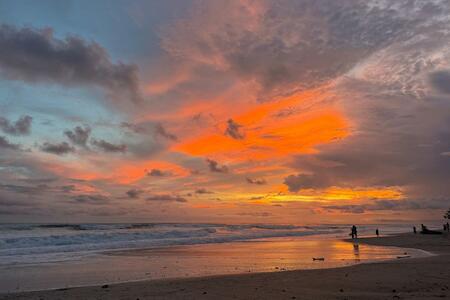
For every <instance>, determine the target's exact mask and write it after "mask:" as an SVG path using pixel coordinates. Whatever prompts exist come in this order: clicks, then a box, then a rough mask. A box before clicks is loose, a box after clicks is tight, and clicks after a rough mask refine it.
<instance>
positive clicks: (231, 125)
mask: <svg viewBox="0 0 450 300" xmlns="http://www.w3.org/2000/svg"><path fill="white" fill-rule="evenodd" d="M241 127H242V125H239V124H238V123H236V122H235V121H233V119H229V120H228V121H227V129H226V130H225V135H228V136H229V137H231V138H233V139H236V140H241V139H243V138H244V135H243V134H242V133H241V132H240V131H239V128H241Z"/></svg>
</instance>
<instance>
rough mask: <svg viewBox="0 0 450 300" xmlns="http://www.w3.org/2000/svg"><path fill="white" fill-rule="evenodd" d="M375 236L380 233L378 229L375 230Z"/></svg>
mask: <svg viewBox="0 0 450 300" xmlns="http://www.w3.org/2000/svg"><path fill="white" fill-rule="evenodd" d="M375 234H376V235H377V237H378V236H380V231H379V230H378V228H377V229H376V230H375Z"/></svg>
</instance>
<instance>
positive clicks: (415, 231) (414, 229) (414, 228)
mask: <svg viewBox="0 0 450 300" xmlns="http://www.w3.org/2000/svg"><path fill="white" fill-rule="evenodd" d="M413 231H414V234H416V233H417V229H416V226H414V227H413Z"/></svg>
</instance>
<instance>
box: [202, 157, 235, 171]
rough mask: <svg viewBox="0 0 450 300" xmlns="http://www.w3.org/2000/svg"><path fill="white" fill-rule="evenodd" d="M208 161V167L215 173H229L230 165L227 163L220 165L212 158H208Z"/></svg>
mask: <svg viewBox="0 0 450 300" xmlns="http://www.w3.org/2000/svg"><path fill="white" fill-rule="evenodd" d="M206 163H207V164H208V168H209V170H210V171H211V172H214V173H228V171H229V170H228V167H227V166H225V165H222V166H221V165H219V163H218V162H217V161H215V160H212V159H207V160H206Z"/></svg>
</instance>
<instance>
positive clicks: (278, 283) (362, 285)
mask: <svg viewBox="0 0 450 300" xmlns="http://www.w3.org/2000/svg"><path fill="white" fill-rule="evenodd" d="M359 241H360V243H368V244H374V245H383V246H398V247H405V248H417V249H422V250H426V251H430V252H432V253H434V254H436V255H435V256H430V257H425V258H412V259H407V258H406V259H396V260H393V261H385V262H379V263H372V264H361V265H355V266H351V267H344V268H336V269H321V270H298V271H283V272H272V273H259V274H243V275H225V276H214V277H203V278H190V279H170V280H169V279H168V280H154V281H142V282H133V283H121V284H115V285H107V286H92V287H80V288H70V289H62V290H52V291H38V292H26V293H15V294H0V299H215V300H217V299H435V298H446V297H450V290H449V288H450V237H449V236H448V235H444V236H425V235H420V234H417V235H413V234H406V235H400V236H391V237H380V238H364V239H359Z"/></svg>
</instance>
